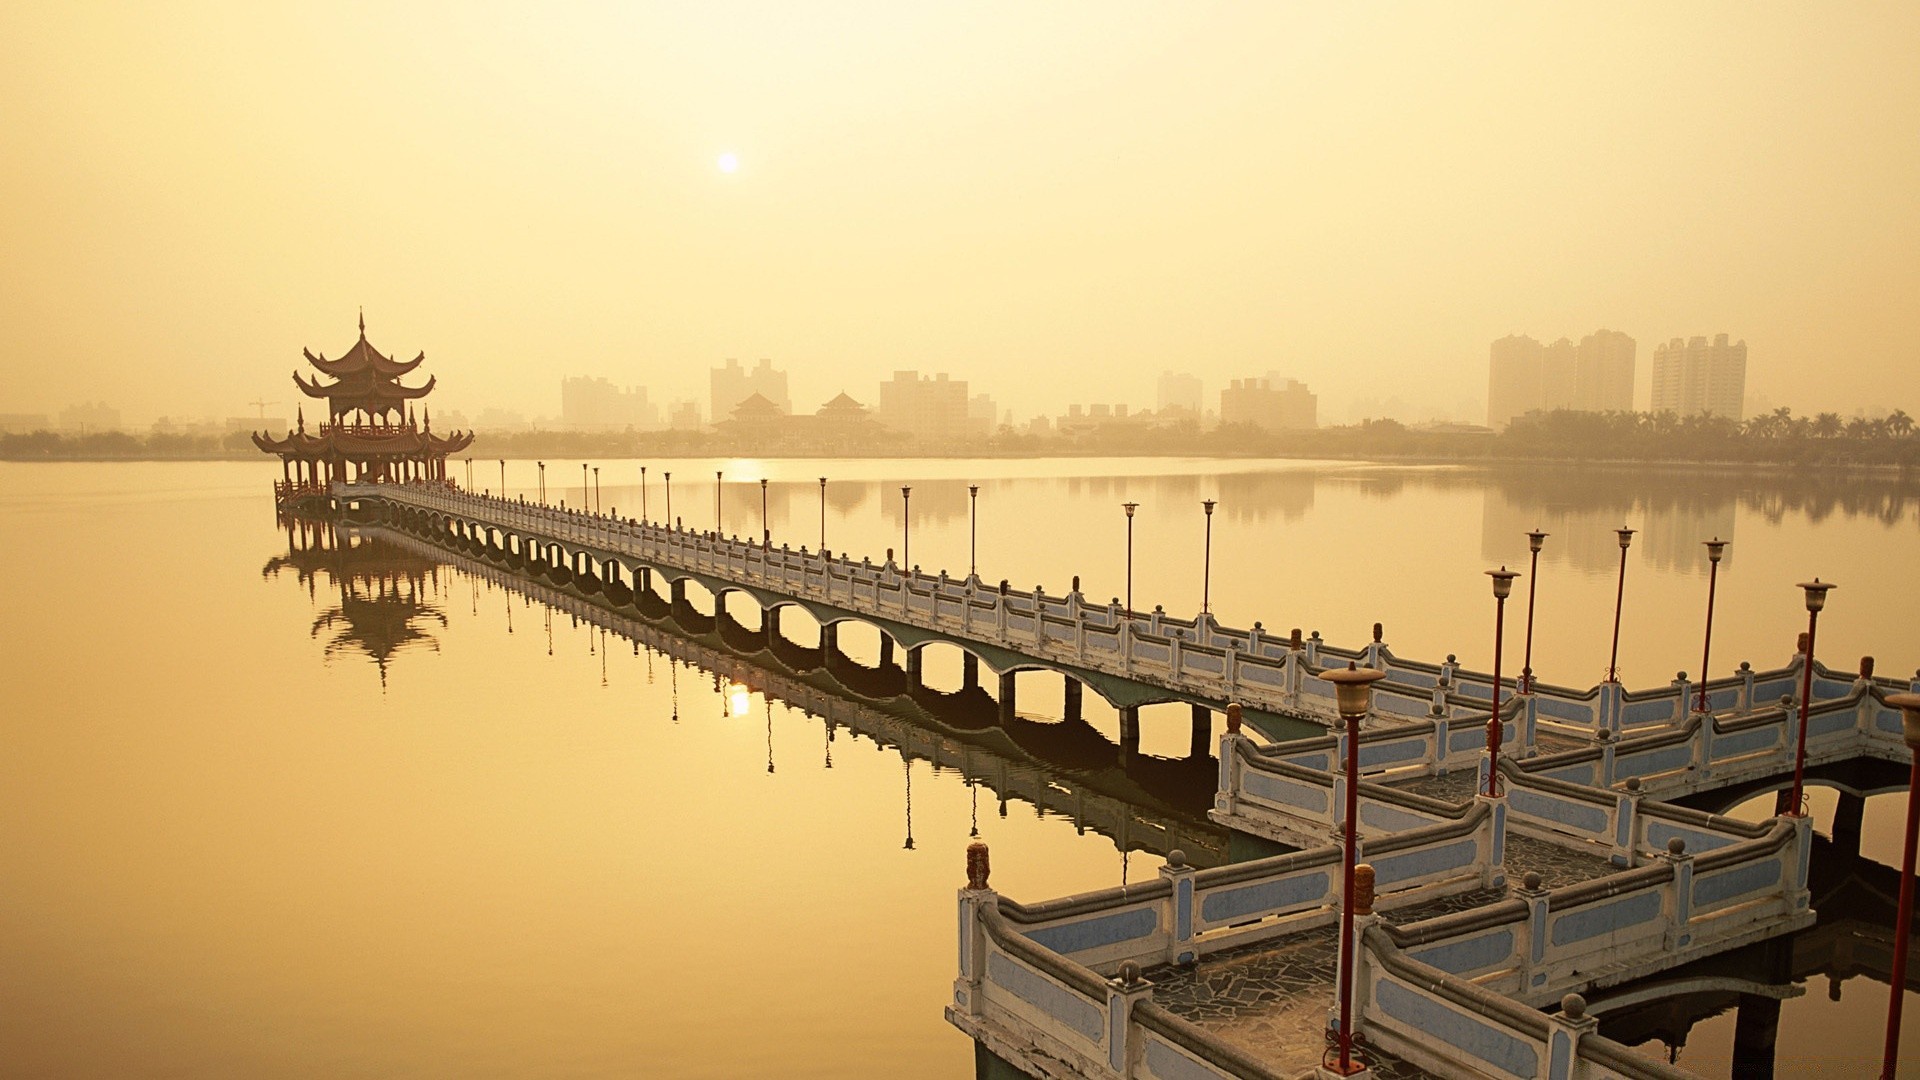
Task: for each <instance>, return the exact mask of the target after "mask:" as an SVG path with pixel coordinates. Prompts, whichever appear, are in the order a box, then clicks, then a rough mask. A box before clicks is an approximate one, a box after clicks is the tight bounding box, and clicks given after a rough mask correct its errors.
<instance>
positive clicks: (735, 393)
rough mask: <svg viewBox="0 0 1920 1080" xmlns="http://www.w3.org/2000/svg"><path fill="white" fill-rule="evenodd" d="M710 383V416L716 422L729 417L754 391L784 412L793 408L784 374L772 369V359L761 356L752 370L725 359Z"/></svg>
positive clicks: (713, 373)
mask: <svg viewBox="0 0 1920 1080" xmlns="http://www.w3.org/2000/svg"><path fill="white" fill-rule="evenodd" d="M709 385H710V387H711V391H712V393H711V396H710V398H709V404H710V405H711V408H712V411H711V412H710V413H709V415H711V416H712V417H713V420H714V422H715V423H719V422H720V421H722V420H725V419H727V418H728V417H730V416H732V415H733V410H734V407H735V406H737V405H739V404H740V403H741V402H743V401H745V400H747V399H748V398H750V397H752V396H753V395H755V394H759V395H760V396H761V397H763V398H766V399H767V400H768V401H770V402H772V403H773V404H774V405H775V406H777V407H778V408H779V409H780V411H781V412H783V413H790V412H792V411H793V400H792V399H791V398H789V397H788V396H787V373H786V372H784V371H781V370H779V369H777V368H775V367H774V366H773V361H771V360H766V359H762V360H761V361H760V362H759V363H757V364H755V365H754V366H753V370H752V371H748V370H747V369H745V368H743V367H741V366H740V361H738V360H728V361H727V363H726V366H725V367H717V368H714V369H713V372H712V377H711V379H710V383H709Z"/></svg>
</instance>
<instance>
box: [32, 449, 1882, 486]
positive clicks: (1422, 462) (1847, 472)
mask: <svg viewBox="0 0 1920 1080" xmlns="http://www.w3.org/2000/svg"><path fill="white" fill-rule="evenodd" d="M472 456H473V457H474V458H475V459H476V460H491V459H494V455H486V456H485V457H484V458H483V456H482V455H478V454H476V455H472ZM543 456H544V457H559V458H562V459H564V460H571V459H573V458H575V457H580V456H582V455H580V454H578V453H577V452H573V451H571V450H565V449H563V450H560V451H559V452H557V453H544V452H542V453H534V454H517V455H514V456H509V457H508V458H507V460H509V461H531V460H534V459H535V458H537V457H543ZM587 457H588V459H589V460H590V459H591V458H595V457H599V458H606V459H609V460H619V461H626V460H634V461H638V460H645V459H647V458H658V459H661V460H686V459H695V458H699V459H708V458H755V459H764V460H770V461H809V460H823V459H833V460H837V459H850V460H885V459H898V460H905V461H912V460H979V461H1034V460H1047V459H1060V458H1067V459H1072V458H1122V459H1137V460H1141V461H1154V460H1174V459H1181V460H1202V461H1206V460H1214V461H1235V462H1245V461H1327V462H1340V463H1346V464H1366V465H1388V466H1415V467H1432V466H1458V467H1463V468H1479V469H1484V470H1502V469H1511V468H1565V469H1604V470H1606V471H1608V472H1656V473H1671V474H1701V475H1749V476H1808V475H1815V476H1818V475H1833V476H1856V477H1862V478H1864V477H1865V476H1873V477H1882V478H1886V479H1891V480H1908V479H1920V469H1915V468H1913V467H1911V466H1906V465H1900V464H1894V463H1887V462H1849V463H1839V462H1791V461H1739V460H1731V461H1729V460H1704V461H1693V460H1687V459H1679V458H1618V457H1592V458H1571V457H1512V456H1491V455H1489V456H1471V457H1466V456H1448V455H1438V454H1340V453H1318V454H1308V453H1298V454H1288V453H1281V454H1274V453H1243V454H1235V453H1220V452H1218V451H1196V452H1194V453H1168V452H1165V451H1162V450H1155V451H1151V452H1139V453H1127V452H1125V451H1114V450H1107V449H1100V450H1094V449H1078V448H1062V449H1060V450H1057V451H1052V452H1048V453H1039V454H1036V453H1027V452H1018V453H1016V452H1012V451H1005V450H990V449H981V450H967V449H964V448H955V449H951V450H922V451H918V452H897V453H829V452H819V453H794V452H757V451H751V450H735V449H725V450H714V451H709V452H701V451H686V452H676V453H654V454H646V455H641V454H635V453H631V452H621V453H612V454H593V455H587ZM268 460H269V459H268V458H267V457H266V456H265V455H262V454H259V453H255V452H249V453H185V454H158V453H137V454H47V455H34V456H24V455H0V461H4V462H8V463H17V464H26V465H33V464H82V463H85V464H105V463H114V462H120V463H128V464H137V463H154V462H216V461H229V462H243V461H263V462H264V461H268ZM455 460H458V459H455Z"/></svg>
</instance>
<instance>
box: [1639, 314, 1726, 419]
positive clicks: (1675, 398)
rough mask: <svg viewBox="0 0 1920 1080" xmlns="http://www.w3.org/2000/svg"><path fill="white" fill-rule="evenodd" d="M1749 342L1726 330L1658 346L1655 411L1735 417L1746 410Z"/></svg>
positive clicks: (1654, 350)
mask: <svg viewBox="0 0 1920 1080" xmlns="http://www.w3.org/2000/svg"><path fill="white" fill-rule="evenodd" d="M1746 393H1747V343H1746V342H1745V341H1737V342H1734V343H1732V344H1728V343H1727V335H1725V334H1718V335H1715V337H1714V339H1713V342H1712V344H1708V342H1707V339H1706V338H1704V337H1694V338H1689V339H1687V340H1686V341H1681V340H1680V339H1679V338H1674V339H1673V340H1672V341H1669V342H1667V343H1666V344H1665V345H1656V346H1654V349H1653V411H1654V412H1671V413H1678V414H1680V415H1681V416H1691V415H1693V414H1695V413H1709V414H1711V415H1714V416H1725V417H1729V418H1731V419H1734V420H1739V419H1741V418H1743V417H1744V416H1745V415H1746V413H1745V409H1744V406H1745V404H1746Z"/></svg>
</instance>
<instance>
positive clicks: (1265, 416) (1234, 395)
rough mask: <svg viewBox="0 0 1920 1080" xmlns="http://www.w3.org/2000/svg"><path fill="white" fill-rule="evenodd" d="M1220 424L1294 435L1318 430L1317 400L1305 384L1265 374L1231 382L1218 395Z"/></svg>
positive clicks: (1271, 373)
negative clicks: (1246, 426)
mask: <svg viewBox="0 0 1920 1080" xmlns="http://www.w3.org/2000/svg"><path fill="white" fill-rule="evenodd" d="M1220 423H1222V424H1252V425H1253V426H1254V427H1257V428H1259V429H1260V430H1262V431H1298V430H1304V429H1308V428H1316V427H1319V426H1320V416H1319V399H1318V398H1317V397H1316V396H1315V395H1314V393H1313V392H1312V391H1311V390H1308V389H1307V384H1306V383H1303V382H1300V381H1299V380H1297V379H1288V378H1282V377H1281V376H1279V375H1278V374H1276V373H1273V372H1269V373H1268V374H1267V376H1266V377H1265V378H1259V379H1235V380H1233V381H1232V382H1230V383H1228V384H1227V388H1226V389H1225V390H1222V391H1220Z"/></svg>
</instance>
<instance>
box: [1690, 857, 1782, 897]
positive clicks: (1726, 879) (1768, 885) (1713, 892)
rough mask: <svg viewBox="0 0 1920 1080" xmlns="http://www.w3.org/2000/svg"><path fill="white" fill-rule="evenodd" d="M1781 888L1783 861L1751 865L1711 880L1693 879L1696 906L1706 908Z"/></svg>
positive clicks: (1726, 872)
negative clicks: (1725, 901)
mask: <svg viewBox="0 0 1920 1080" xmlns="http://www.w3.org/2000/svg"><path fill="white" fill-rule="evenodd" d="M1779 885H1780V860H1778V859H1768V860H1766V861H1765V862H1757V863H1748V864H1747V865H1745V866H1741V867H1736V868H1734V869H1732V870H1727V871H1725V872H1723V873H1718V874H1714V875H1712V876H1710V877H1708V876H1702V877H1696V878H1694V879H1693V906H1694V907H1706V906H1708V905H1710V904H1717V903H1719V902H1720V901H1722V900H1731V899H1733V898H1734V897H1736V896H1746V895H1747V894H1748V893H1756V892H1763V891H1771V890H1773V889H1776V888H1778V887H1779Z"/></svg>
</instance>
